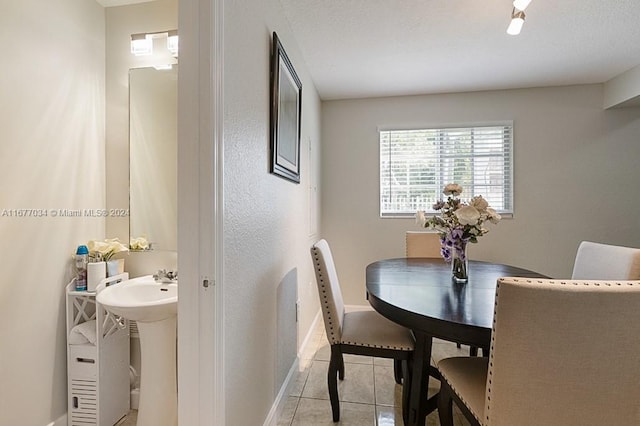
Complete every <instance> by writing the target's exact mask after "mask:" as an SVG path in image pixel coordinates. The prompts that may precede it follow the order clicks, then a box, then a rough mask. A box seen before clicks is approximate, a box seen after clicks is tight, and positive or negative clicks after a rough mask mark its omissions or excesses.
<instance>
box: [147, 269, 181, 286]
mask: <svg viewBox="0 0 640 426" xmlns="http://www.w3.org/2000/svg"><path fill="white" fill-rule="evenodd" d="M153 279H154V280H156V282H157V283H161V284H170V283H175V282H176V281H177V280H178V271H177V270H176V271H167V270H166V269H160V270H158V272H157V273H155V274H153Z"/></svg>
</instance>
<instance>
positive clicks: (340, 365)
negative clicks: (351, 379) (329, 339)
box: [338, 352, 344, 380]
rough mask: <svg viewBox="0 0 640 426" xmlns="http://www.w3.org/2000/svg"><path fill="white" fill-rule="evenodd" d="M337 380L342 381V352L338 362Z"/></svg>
mask: <svg viewBox="0 0 640 426" xmlns="http://www.w3.org/2000/svg"><path fill="white" fill-rule="evenodd" d="M338 378H339V379H340V380H344V357H343V356H342V352H340V360H339V364H338Z"/></svg>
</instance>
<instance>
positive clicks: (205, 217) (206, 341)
mask: <svg viewBox="0 0 640 426" xmlns="http://www.w3.org/2000/svg"><path fill="white" fill-rule="evenodd" d="M223 2H224V1H223V0H178V15H179V17H178V28H179V33H180V71H179V73H178V269H179V271H180V281H179V282H180V284H179V286H178V420H179V424H181V425H194V426H195V425H223V424H225V399H224V356H223V355H224V329H223V318H224V303H223V302H224V298H223V288H224V287H223V280H222V278H223V270H222V259H223V244H222V235H223V220H222V219H223V217H222V212H223V209H222V207H223V181H222V176H223V162H222V152H223V150H222V148H223V95H224V93H223V72H222V71H223V63H222V61H223V37H222V36H223V17H224V15H223Z"/></svg>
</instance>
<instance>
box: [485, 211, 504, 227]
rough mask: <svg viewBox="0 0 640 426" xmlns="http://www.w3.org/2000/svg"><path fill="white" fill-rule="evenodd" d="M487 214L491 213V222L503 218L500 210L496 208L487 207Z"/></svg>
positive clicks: (496, 221)
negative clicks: (499, 212)
mask: <svg viewBox="0 0 640 426" xmlns="http://www.w3.org/2000/svg"><path fill="white" fill-rule="evenodd" d="M487 214H488V215H489V221H490V222H491V223H494V224H495V223H498V222H500V219H502V216H500V215H499V214H498V212H496V211H495V210H494V209H492V208H491V207H489V208H487Z"/></svg>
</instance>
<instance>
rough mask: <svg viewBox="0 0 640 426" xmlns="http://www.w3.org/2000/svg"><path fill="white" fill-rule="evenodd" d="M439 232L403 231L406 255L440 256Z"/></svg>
mask: <svg viewBox="0 0 640 426" xmlns="http://www.w3.org/2000/svg"><path fill="white" fill-rule="evenodd" d="M440 247H441V244H440V234H438V233H437V232H424V231H423V232H420V231H407V232H406V233H405V254H406V257H428V258H440V257H441V254H440Z"/></svg>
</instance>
